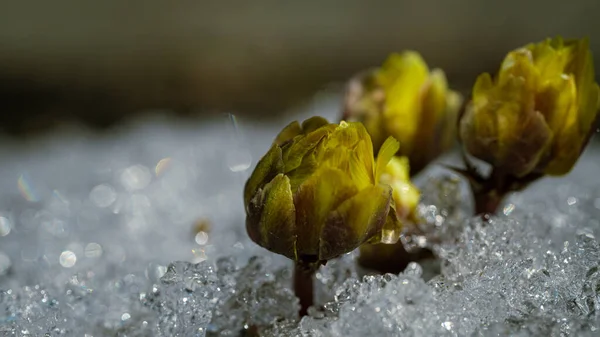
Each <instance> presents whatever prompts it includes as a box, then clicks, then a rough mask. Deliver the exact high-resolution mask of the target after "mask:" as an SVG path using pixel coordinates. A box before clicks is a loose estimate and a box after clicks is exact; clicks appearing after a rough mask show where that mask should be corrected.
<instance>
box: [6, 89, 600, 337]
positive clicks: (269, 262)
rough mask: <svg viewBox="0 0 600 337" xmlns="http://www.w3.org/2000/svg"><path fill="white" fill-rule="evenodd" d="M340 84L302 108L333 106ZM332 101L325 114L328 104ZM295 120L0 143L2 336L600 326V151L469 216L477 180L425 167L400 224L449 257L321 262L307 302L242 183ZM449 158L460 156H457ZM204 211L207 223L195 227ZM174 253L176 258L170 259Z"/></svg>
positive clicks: (474, 331)
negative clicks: (263, 234) (373, 268)
mask: <svg viewBox="0 0 600 337" xmlns="http://www.w3.org/2000/svg"><path fill="white" fill-rule="evenodd" d="M338 102H339V101H338V99H337V98H334V99H331V100H326V101H325V102H324V103H319V104H316V105H315V106H314V107H311V108H309V109H307V110H306V111H304V113H303V115H302V116H296V117H297V118H298V119H303V118H304V117H308V116H310V115H313V114H315V113H320V112H321V111H323V109H325V110H326V111H329V116H327V117H329V118H330V119H332V120H333V117H334V116H335V115H336V114H337V111H336V109H335V107H337V103H338ZM326 115H327V114H326ZM287 122H289V118H286V119H285V120H280V121H276V122H273V125H253V124H251V123H246V124H245V125H244V127H240V122H239V121H237V120H235V118H231V116H224V118H220V119H216V120H214V121H211V122H208V123H205V124H202V125H200V124H198V125H193V124H191V123H188V124H186V125H182V124H176V123H172V122H168V121H164V120H160V119H156V120H154V121H147V122H145V123H142V124H140V125H138V126H134V127H130V128H125V129H123V130H121V131H116V132H114V133H113V134H110V135H105V136H95V135H93V134H91V133H87V132H81V131H77V132H71V133H67V134H66V135H65V134H63V135H62V136H60V137H58V136H56V137H47V138H44V139H41V140H38V141H34V142H32V143H29V144H22V143H11V142H10V141H8V140H7V141H6V142H3V143H0V144H1V145H0V155H1V156H2V158H3V159H4V160H3V161H2V162H0V171H1V172H2V175H1V176H0V191H1V192H0V335H7V336H86V337H89V336H96V337H97V336H204V335H208V336H239V335H246V336H249V335H253V334H260V335H261V336H364V335H377V336H499V335H500V336H503V335H514V336H539V335H543V336H587V335H589V336H593V335H597V334H598V329H599V328H600V326H599V325H598V324H600V322H599V318H598V315H599V314H600V248H599V246H598V242H597V238H598V235H600V221H599V219H600V186H599V185H598V184H597V183H596V182H595V179H596V176H597V172H600V164H599V163H600V160H599V158H600V151H599V149H598V148H595V147H592V148H590V150H588V151H586V153H585V154H584V156H583V158H582V159H581V160H580V162H579V163H578V165H577V166H576V168H575V169H574V171H573V172H572V173H571V174H570V175H569V176H567V177H566V178H562V179H544V180H542V181H540V182H539V183H536V184H534V185H533V186H532V187H531V188H530V189H528V190H527V191H525V192H523V193H519V194H515V195H513V196H511V197H510V198H508V199H507V201H506V203H505V205H503V207H502V210H501V213H500V215H499V216H497V217H494V218H492V219H491V220H490V221H482V220H479V219H471V218H470V217H469V216H468V214H469V211H470V209H471V208H470V207H471V205H470V201H468V194H467V192H466V189H465V185H464V182H461V181H459V180H457V179H456V176H455V175H454V174H452V173H451V172H449V171H448V170H444V169H440V168H433V169H431V170H428V171H427V172H425V173H424V176H423V177H422V179H421V180H420V181H419V185H420V186H421V188H422V190H423V192H424V198H423V203H422V206H421V207H420V214H421V215H422V216H423V217H424V218H425V222H424V223H423V224H420V225H419V227H418V228H417V229H418V230H417V231H416V232H414V233H411V234H410V236H408V235H407V236H405V237H404V238H403V240H405V242H407V243H409V244H412V245H414V246H415V247H417V246H418V247H426V248H429V249H432V250H433V251H434V252H436V254H438V255H440V256H441V257H442V258H443V261H442V265H441V274H440V275H438V276H436V277H434V278H433V279H431V280H429V281H426V279H429V278H430V276H429V274H430V272H431V270H429V267H428V266H427V265H425V264H418V263H413V264H411V265H409V268H407V270H406V271H405V272H404V273H401V274H400V275H365V271H364V270H361V269H360V268H359V267H357V265H356V263H355V258H356V252H353V253H350V254H347V255H345V256H343V257H341V258H340V259H337V260H334V261H330V262H329V263H328V264H327V265H326V266H323V267H321V268H320V269H319V271H318V272H317V275H316V279H315V288H316V289H315V292H316V301H315V304H316V306H315V307H314V308H312V309H311V310H310V313H311V316H308V317H304V318H302V319H301V320H299V318H298V317H297V314H296V312H297V308H298V300H297V299H296V298H295V296H294V295H293V293H292V291H291V280H290V277H291V275H290V273H291V263H290V262H289V261H287V260H286V259H285V258H282V257H280V256H277V255H274V254H271V253H269V252H267V251H265V250H264V249H262V248H260V247H258V246H257V245H255V244H254V243H252V242H251V241H250V240H249V239H248V238H247V235H246V233H245V229H244V226H243V223H244V211H243V204H242V200H241V191H242V188H243V184H244V182H245V180H246V179H247V177H248V175H249V173H250V172H251V169H252V167H253V165H255V163H256V160H257V159H258V158H259V157H260V156H261V155H262V154H263V153H264V151H265V149H266V148H268V144H269V143H270V141H271V138H272V135H274V134H276V132H277V131H279V129H280V128H281V127H282V126H284V125H285V124H287ZM450 157H451V158H450V159H451V160H452V156H450ZM198 221H206V222H209V223H210V224H211V225H210V229H203V230H202V231H201V233H200V234H199V232H198V231H196V229H195V227H194V226H195V225H194V224H195V223H197V222H198ZM173 261H179V262H173Z"/></svg>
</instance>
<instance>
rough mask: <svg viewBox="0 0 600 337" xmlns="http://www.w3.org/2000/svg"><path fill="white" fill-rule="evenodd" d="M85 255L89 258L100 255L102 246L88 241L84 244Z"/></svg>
mask: <svg viewBox="0 0 600 337" xmlns="http://www.w3.org/2000/svg"><path fill="white" fill-rule="evenodd" d="M84 254H85V257H88V258H90V259H93V258H97V257H100V256H102V246H100V245H99V244H97V243H95V242H90V243H88V244H87V245H86V246H85V251H84Z"/></svg>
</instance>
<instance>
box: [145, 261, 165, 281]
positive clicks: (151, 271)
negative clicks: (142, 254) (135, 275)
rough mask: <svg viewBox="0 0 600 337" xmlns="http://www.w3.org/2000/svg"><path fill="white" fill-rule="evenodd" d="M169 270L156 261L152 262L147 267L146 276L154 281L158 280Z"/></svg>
mask: <svg viewBox="0 0 600 337" xmlns="http://www.w3.org/2000/svg"><path fill="white" fill-rule="evenodd" d="M166 272H167V267H165V266H162V265H160V264H156V263H150V264H149V265H148V268H146V272H145V274H146V278H147V279H149V280H150V281H152V282H157V281H158V280H160V278H161V277H163V275H164V274H165V273H166Z"/></svg>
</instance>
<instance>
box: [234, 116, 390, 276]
mask: <svg viewBox="0 0 600 337" xmlns="http://www.w3.org/2000/svg"><path fill="white" fill-rule="evenodd" d="M398 147H399V144H398V142H397V141H396V140H395V139H393V138H389V139H388V140H387V141H386V142H385V145H384V146H383V147H382V149H381V151H380V152H379V156H378V160H377V162H376V163H375V160H374V155H373V145H372V143H371V138H370V137H369V134H368V133H367V131H366V130H365V128H364V126H363V125H362V124H360V123H346V122H341V123H340V124H339V125H337V124H329V123H328V122H327V121H326V120H325V119H323V118H320V117H313V118H311V119H308V120H306V121H304V123H303V124H302V125H300V124H299V123H298V122H293V123H291V124H290V125H288V126H287V127H285V128H284V129H283V130H282V131H281V132H280V134H279V135H278V136H277V138H276V139H275V141H274V143H273V145H272V147H271V149H270V150H269V152H267V154H266V155H265V156H264V157H263V158H262V159H261V160H260V161H259V162H258V164H257V166H256V168H255V169H254V172H253V173H252V175H251V177H250V178H249V179H248V181H247V183H246V186H245V189H244V204H245V206H246V214H247V217H246V229H247V231H248V234H249V236H250V238H251V239H252V240H253V241H254V242H256V243H257V244H259V245H261V246H262V247H264V248H266V249H268V250H270V251H272V252H275V253H278V254H282V255H284V256H287V257H288V258H290V259H292V260H294V261H297V262H302V263H308V264H312V263H322V262H324V261H326V260H329V259H332V258H334V257H337V256H339V255H341V254H344V253H347V252H350V251H352V250H354V249H355V248H357V247H358V246H360V245H361V244H363V243H365V242H367V241H368V242H380V241H381V240H383V238H384V237H385V238H386V239H389V240H391V241H395V240H397V239H398V237H399V235H400V230H401V224H400V222H399V221H398V219H397V216H396V211H395V210H394V207H395V205H394V202H393V199H392V188H391V187H390V186H389V185H385V184H380V183H379V181H380V176H381V175H382V174H383V172H384V168H385V167H386V165H387V164H388V162H389V161H390V159H391V158H392V156H393V155H394V153H395V152H396V151H397V150H398ZM390 238H391V239H390Z"/></svg>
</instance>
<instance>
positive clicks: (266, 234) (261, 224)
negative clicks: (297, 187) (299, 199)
mask: <svg viewBox="0 0 600 337" xmlns="http://www.w3.org/2000/svg"><path fill="white" fill-rule="evenodd" d="M248 209H249V212H248V216H247V218H246V229H247V231H248V234H249V236H250V238H251V239H252V240H253V241H254V242H256V243H257V244H258V245H260V246H262V247H264V248H266V249H268V250H270V251H272V252H274V253H278V254H282V255H285V256H287V257H289V258H290V259H293V260H298V254H297V251H296V240H297V236H296V226H295V224H296V211H295V207H294V199H293V196H292V190H291V188H290V180H289V179H288V177H286V176H285V175H283V174H281V173H280V174H278V175H277V176H276V177H275V178H273V180H272V181H271V182H270V183H268V184H267V185H265V188H264V190H260V192H259V195H257V196H256V197H255V198H253V199H252V200H251V202H250V207H249V208H248Z"/></svg>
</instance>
